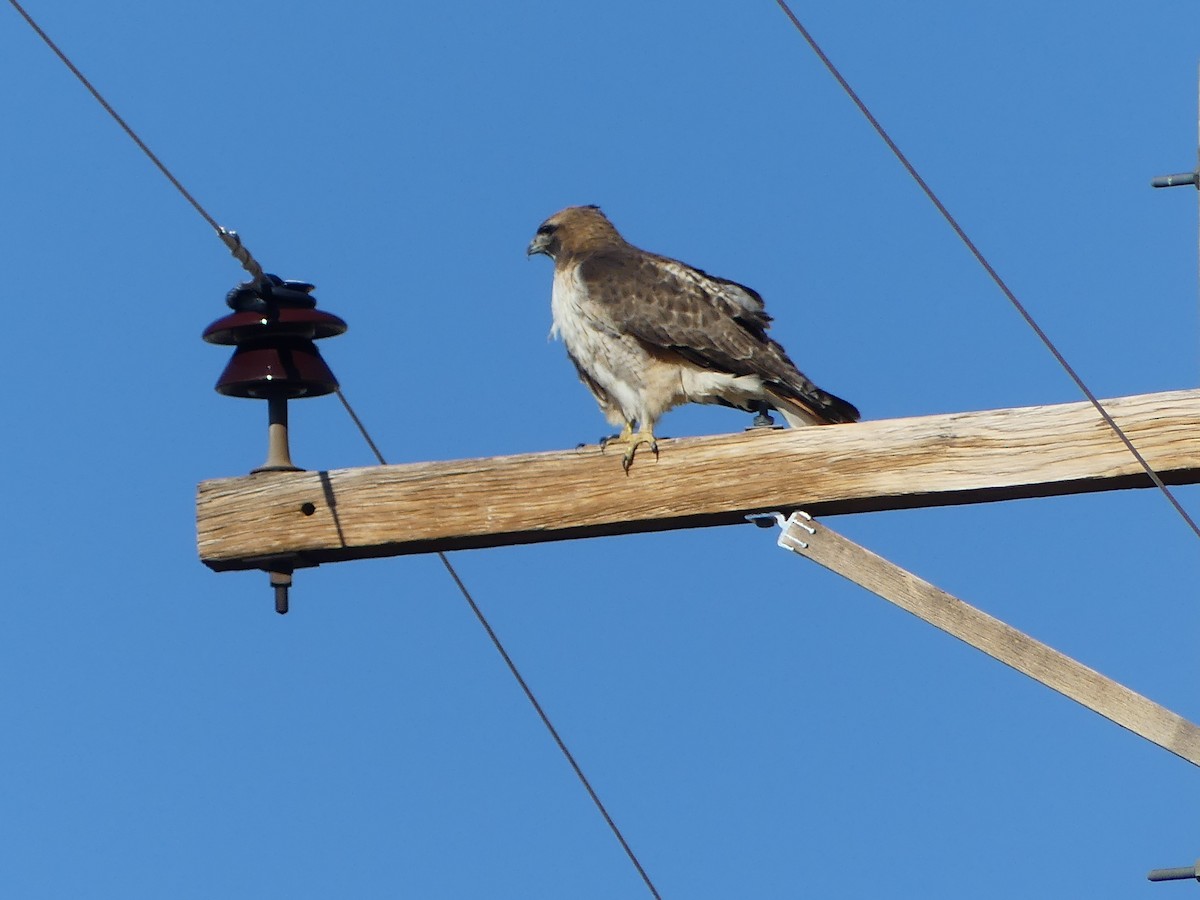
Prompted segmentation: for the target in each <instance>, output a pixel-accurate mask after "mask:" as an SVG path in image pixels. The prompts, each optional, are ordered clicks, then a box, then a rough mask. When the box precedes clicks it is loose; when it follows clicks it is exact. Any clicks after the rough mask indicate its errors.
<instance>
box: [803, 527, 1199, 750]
mask: <svg viewBox="0 0 1200 900" xmlns="http://www.w3.org/2000/svg"><path fill="white" fill-rule="evenodd" d="M793 518H794V517H793ZM807 524H808V528H805V527H804V526H803V525H801V524H796V523H794V521H789V523H788V525H787V526H786V527H785V528H784V530H783V534H782V535H781V536H780V538H779V543H780V546H783V547H786V548H787V549H789V550H792V551H794V552H796V553H799V554H800V555H801V556H806V557H808V558H809V559H811V560H813V561H814V562H817V563H820V564H821V565H823V566H825V567H826V568H827V569H831V570H832V571H834V572H837V573H838V574H839V575H841V576H843V577H845V578H848V579H849V580H850V581H853V582H854V583H855V584H858V585H860V586H862V587H864V588H866V589H867V590H869V591H871V592H872V593H874V594H878V595H879V596H880V597H883V598H884V599H885V600H888V601H890V602H891V603H894V604H895V605H896V606H899V607H900V608H901V609H904V610H907V611H908V612H910V613H912V614H913V615H915V616H917V617H918V618H921V619H923V620H924V621H926V622H928V623H929V624H931V625H933V626H934V627H936V628H940V629H941V630H942V631H945V632H946V633H947V634H951V635H953V636H954V637H956V638H958V639H959V640H962V641H965V642H966V643H968V644H970V645H971V646H972V647H975V648H976V649H977V650H982V651H983V652H984V653H986V654H987V655H988V656H991V657H992V658H993V659H998V660H999V661H1000V662H1002V663H1004V664H1005V665H1008V666H1011V667H1012V668H1014V669H1016V670H1017V671H1018V672H1022V673H1024V674H1025V675H1028V676H1029V677H1030V678H1032V679H1034V680H1035V681H1038V682H1041V683H1042V684H1044V685H1046V686H1047V687H1049V688H1052V689H1053V690H1055V691H1058V692H1059V693H1060V694H1062V695H1064V696H1066V697H1069V698H1070V699H1072V700H1074V701H1075V702H1077V703H1080V704H1082V705H1083V706H1086V707H1087V708H1088V709H1090V710H1092V711H1093V712H1097V713H1099V714H1100V715H1102V716H1104V717H1105V718H1106V719H1109V720H1111V721H1113V722H1115V723H1117V724H1118V725H1120V726H1122V727H1123V728H1128V729H1129V730H1130V731H1132V732H1133V733H1134V734H1137V735H1139V736H1141V737H1143V738H1145V739H1146V740H1148V741H1150V742H1152V743H1154V744H1157V745H1158V746H1160V747H1162V748H1164V749H1166V750H1170V751H1171V752H1172V753H1174V754H1176V755H1177V756H1180V757H1182V758H1183V759H1186V760H1187V761H1188V762H1190V763H1192V764H1193V765H1200V728H1197V727H1196V725H1194V724H1193V723H1192V722H1190V721H1188V720H1187V719H1185V718H1183V717H1182V716H1180V715H1178V714H1176V713H1173V712H1171V710H1169V709H1167V708H1166V707H1163V706H1160V705H1159V704H1157V703H1155V702H1154V701H1153V700H1149V699H1147V698H1146V697H1143V696H1142V695H1141V694H1138V693H1135V692H1134V691H1132V690H1130V689H1129V688H1127V687H1125V686H1124V685H1122V684H1120V683H1118V682H1116V681H1113V680H1112V679H1111V678H1108V677H1107V676H1105V675H1101V674H1100V673H1099V672H1097V671H1095V670H1094V669H1090V668H1088V667H1087V666H1085V665H1084V664H1083V663H1081V662H1078V661H1076V660H1074V659H1072V658H1071V657H1069V656H1066V655H1064V654H1063V653H1060V652H1059V651H1057V650H1055V649H1054V648H1052V647H1048V646H1046V645H1045V644H1043V643H1041V642H1040V641H1037V640H1035V639H1034V638H1032V637H1030V636H1029V635H1027V634H1025V633H1024V632H1022V631H1018V630H1017V629H1016V628H1013V627H1012V626H1011V625H1007V624H1005V623H1004V622H1001V621H1000V620H999V619H995V618H993V617H991V616H989V615H988V614H987V613H985V612H982V611H981V610H979V609H976V608H975V607H974V606H971V605H970V604H968V603H965V602H963V601H962V600H960V599H959V598H957V597H955V596H953V595H952V594H947V593H946V592H945V591H943V590H941V589H940V588H937V587H934V586H933V585H932V584H930V583H929V582H927V581H924V580H922V579H920V578H918V577H917V576H916V575H914V574H913V573H912V572H909V571H908V570H907V569H902V568H900V567H899V566H897V565H895V564H894V563H891V562H888V561H887V560H886V559H883V558H881V557H879V556H877V555H876V554H874V553H872V552H871V551H870V550H868V549H866V548H865V547H862V546H860V545H859V544H856V543H855V542H854V541H851V540H849V539H848V538H845V537H843V536H842V535H840V534H838V533H837V532H836V531H832V530H831V529H829V528H828V527H827V526H825V525H823V524H822V523H820V522H810V523H807ZM810 529H811V533H810Z"/></svg>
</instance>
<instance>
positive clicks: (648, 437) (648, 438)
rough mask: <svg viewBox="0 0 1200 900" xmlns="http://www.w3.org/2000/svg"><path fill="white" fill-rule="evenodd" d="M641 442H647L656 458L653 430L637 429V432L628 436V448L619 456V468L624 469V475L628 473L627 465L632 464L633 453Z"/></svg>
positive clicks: (656, 447)
mask: <svg viewBox="0 0 1200 900" xmlns="http://www.w3.org/2000/svg"><path fill="white" fill-rule="evenodd" d="M642 444H649V445H650V452H652V453H653V454H654V458H655V459H658V441H656V440H655V439H654V432H652V431H639V432H638V433H637V434H635V435H632V436H630V438H629V449H628V450H626V451H625V455H624V456H622V457H621V468H622V469H624V470H625V474H626V475H628V474H629V467H630V466H632V465H633V454H635V453H636V452H637V448H638V447H640V446H641V445H642Z"/></svg>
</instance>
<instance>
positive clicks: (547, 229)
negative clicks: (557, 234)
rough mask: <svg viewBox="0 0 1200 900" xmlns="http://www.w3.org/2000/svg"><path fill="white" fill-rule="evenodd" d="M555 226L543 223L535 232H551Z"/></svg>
mask: <svg viewBox="0 0 1200 900" xmlns="http://www.w3.org/2000/svg"><path fill="white" fill-rule="evenodd" d="M556 228H558V226H557V225H543V226H541V227H540V228H539V229H538V230H537V233H538V234H553V233H554V231H555V229H556Z"/></svg>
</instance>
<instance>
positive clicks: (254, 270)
mask: <svg viewBox="0 0 1200 900" xmlns="http://www.w3.org/2000/svg"><path fill="white" fill-rule="evenodd" d="M217 235H218V236H219V237H220V238H221V240H222V241H223V242H224V244H225V246H226V247H228V248H229V252H230V253H232V254H233V258H234V259H236V260H237V261H238V262H240V263H241V264H242V268H243V269H245V270H246V271H247V272H249V273H250V276H251V277H252V278H253V279H254V280H255V281H256V282H257V281H261V280H262V277H263V267H262V266H260V265H259V264H258V260H256V259H255V258H254V257H253V256H251V255H250V251H249V250H247V249H246V245H245V244H243V243H242V239H241V238H240V237H238V233H237V232H236V231H230V230H229V229H228V228H222V227H218V228H217Z"/></svg>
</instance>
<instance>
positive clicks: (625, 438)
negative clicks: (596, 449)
mask: <svg viewBox="0 0 1200 900" xmlns="http://www.w3.org/2000/svg"><path fill="white" fill-rule="evenodd" d="M632 435H633V423H632V422H626V423H625V427H624V428H622V429H621V433H620V434H610V435H608V436H607V437H602V438H600V449H601V450H603V449H604V448H605V447H607V446H608V445H609V444H626V443H628V442H629V438H630V437H631V436H632Z"/></svg>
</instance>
